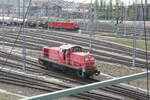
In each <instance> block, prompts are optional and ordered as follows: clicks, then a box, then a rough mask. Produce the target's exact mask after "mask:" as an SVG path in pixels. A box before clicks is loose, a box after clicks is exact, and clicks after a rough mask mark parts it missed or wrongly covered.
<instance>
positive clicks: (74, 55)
mask: <svg viewBox="0 0 150 100" xmlns="http://www.w3.org/2000/svg"><path fill="white" fill-rule="evenodd" d="M39 63H40V64H42V65H48V67H56V68H58V69H60V70H62V71H63V72H65V71H69V70H71V71H73V72H75V73H76V75H77V76H78V77H83V78H87V77H90V76H93V75H94V74H95V75H98V74H99V73H100V72H99V71H98V70H97V68H96V67H95V56H94V55H93V54H89V53H85V52H83V49H82V48H81V47H80V46H76V45H70V44H65V45H62V46H60V47H43V48H42V51H41V55H40V57H39Z"/></svg>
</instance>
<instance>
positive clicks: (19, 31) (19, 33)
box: [0, 0, 31, 70]
mask: <svg viewBox="0 0 150 100" xmlns="http://www.w3.org/2000/svg"><path fill="white" fill-rule="evenodd" d="M30 5H31V0H30V1H29V3H28V7H27V11H26V12H25V15H24V18H23V21H22V24H21V25H20V28H19V30H18V32H17V37H16V39H15V41H14V43H13V45H12V48H11V49H10V52H9V55H8V56H7V57H6V60H5V62H4V64H3V67H1V68H0V70H1V69H3V68H4V66H5V65H6V63H7V61H8V59H9V57H10V56H11V54H12V52H13V49H14V48H15V44H16V43H17V40H18V39H19V37H20V35H21V30H22V28H23V26H24V23H25V19H26V17H27V14H28V11H29V8H30Z"/></svg>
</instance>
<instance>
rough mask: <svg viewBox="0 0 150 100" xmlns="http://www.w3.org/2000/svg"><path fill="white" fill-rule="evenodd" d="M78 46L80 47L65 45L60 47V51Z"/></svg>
mask: <svg viewBox="0 0 150 100" xmlns="http://www.w3.org/2000/svg"><path fill="white" fill-rule="evenodd" d="M76 46H78V45H72V44H64V45H62V46H60V49H62V50H63V49H70V48H73V47H76ZM78 47H80V46H78Z"/></svg>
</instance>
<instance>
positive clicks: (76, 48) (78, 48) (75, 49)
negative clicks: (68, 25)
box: [73, 47, 82, 52]
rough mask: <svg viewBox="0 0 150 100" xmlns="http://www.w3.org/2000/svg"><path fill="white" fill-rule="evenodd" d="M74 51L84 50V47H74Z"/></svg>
mask: <svg viewBox="0 0 150 100" xmlns="http://www.w3.org/2000/svg"><path fill="white" fill-rule="evenodd" d="M73 51H74V52H82V48H81V47H74V50H73Z"/></svg>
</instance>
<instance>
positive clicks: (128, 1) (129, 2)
mask: <svg viewBox="0 0 150 100" xmlns="http://www.w3.org/2000/svg"><path fill="white" fill-rule="evenodd" d="M65 1H75V2H82V3H83V2H85V3H90V2H91V0H65ZM92 1H93V2H94V1H95V0H92ZM106 1H109V0H106ZM113 1H116V0H113ZM121 1H123V2H124V3H125V4H131V3H132V2H133V1H135V0H121ZM139 1H141V0H137V2H139ZM143 1H144V0H143ZM148 1H149V0H148Z"/></svg>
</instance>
